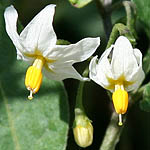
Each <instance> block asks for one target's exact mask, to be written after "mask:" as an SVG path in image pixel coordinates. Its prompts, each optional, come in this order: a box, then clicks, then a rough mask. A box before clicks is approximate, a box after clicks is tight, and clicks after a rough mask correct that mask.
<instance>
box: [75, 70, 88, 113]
mask: <svg viewBox="0 0 150 150" xmlns="http://www.w3.org/2000/svg"><path fill="white" fill-rule="evenodd" d="M88 73H89V70H88V68H86V69H85V70H84V72H83V74H82V75H83V77H87V76H88ZM84 84H85V82H83V81H80V83H79V87H78V91H77V97H76V105H75V115H76V114H81V113H82V114H84V107H83V103H82V96H83V88H84Z"/></svg>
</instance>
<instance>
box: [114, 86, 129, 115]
mask: <svg viewBox="0 0 150 150" xmlns="http://www.w3.org/2000/svg"><path fill="white" fill-rule="evenodd" d="M112 99H113V103H114V107H115V110H116V112H117V113H118V114H124V113H126V111H127V108H128V93H127V92H126V91H125V90H122V89H120V88H119V89H117V90H116V91H115V92H114V93H113V96H112Z"/></svg>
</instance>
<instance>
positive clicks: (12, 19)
mask: <svg viewBox="0 0 150 150" xmlns="http://www.w3.org/2000/svg"><path fill="white" fill-rule="evenodd" d="M4 18H5V24H6V31H7V34H8V35H9V37H10V38H11V40H12V42H13V44H14V45H15V47H16V49H17V59H23V58H24V56H23V53H22V50H23V47H22V45H21V43H20V39H19V35H18V33H17V25H16V23H17V19H18V14H17V11H16V9H15V8H14V6H12V5H11V6H9V7H7V8H6V9H5V12H4Z"/></svg>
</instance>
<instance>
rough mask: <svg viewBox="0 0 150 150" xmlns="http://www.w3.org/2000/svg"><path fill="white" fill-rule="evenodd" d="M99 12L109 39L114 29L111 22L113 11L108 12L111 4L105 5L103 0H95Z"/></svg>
mask: <svg viewBox="0 0 150 150" xmlns="http://www.w3.org/2000/svg"><path fill="white" fill-rule="evenodd" d="M95 2H96V5H97V8H98V11H99V14H100V15H101V17H102V20H103V26H104V30H105V33H106V37H107V40H108V39H109V36H110V33H111V30H112V22H111V13H110V12H108V10H109V7H110V4H109V5H107V6H104V5H103V4H102V2H101V0H95Z"/></svg>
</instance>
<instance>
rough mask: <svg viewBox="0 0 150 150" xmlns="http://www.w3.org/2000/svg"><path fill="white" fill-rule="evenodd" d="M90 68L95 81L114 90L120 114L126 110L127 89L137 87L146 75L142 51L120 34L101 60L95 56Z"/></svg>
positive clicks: (115, 104)
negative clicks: (133, 46)
mask: <svg viewBox="0 0 150 150" xmlns="http://www.w3.org/2000/svg"><path fill="white" fill-rule="evenodd" d="M97 61H98V62H97ZM89 70H90V78H91V79H92V80H93V81H95V82H96V83H97V84H99V85H101V86H102V87H103V88H105V89H107V90H109V91H111V92H114V93H113V102H114V106H115V109H116V112H117V113H118V114H124V113H125V112H126V109H127V106H128V95H127V93H126V91H132V90H135V89H137V88H138V87H139V86H140V84H141V83H142V81H143V79H144V77H145V74H144V72H143V70H142V53H141V52H140V50H138V49H133V48H132V45H131V43H130V42H129V40H128V39H127V38H126V37H124V36H120V37H119V38H118V39H117V40H116V42H115V44H114V45H112V46H111V47H110V48H108V49H107V50H106V51H105V52H104V53H103V54H102V56H101V58H100V59H99V60H97V56H95V57H94V58H93V59H92V60H91V62H90V66H89ZM120 124H121V117H120Z"/></svg>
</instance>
